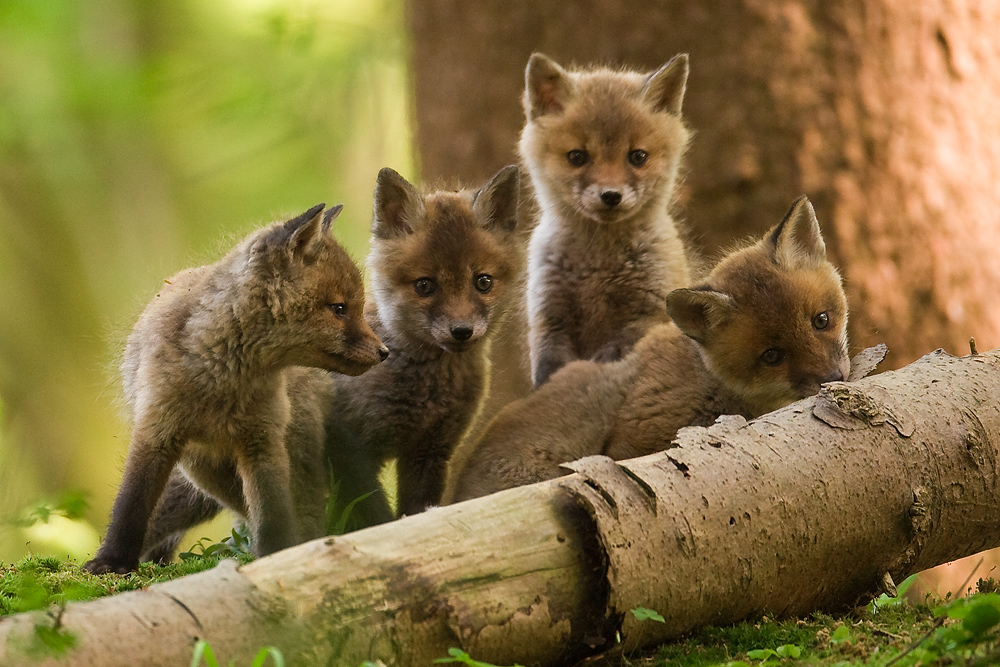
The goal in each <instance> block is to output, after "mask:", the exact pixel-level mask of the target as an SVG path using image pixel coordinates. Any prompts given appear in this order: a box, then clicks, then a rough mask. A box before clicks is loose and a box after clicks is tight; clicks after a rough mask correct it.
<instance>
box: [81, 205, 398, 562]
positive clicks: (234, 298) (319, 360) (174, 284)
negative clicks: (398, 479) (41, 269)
mask: <svg viewBox="0 0 1000 667" xmlns="http://www.w3.org/2000/svg"><path fill="white" fill-rule="evenodd" d="M322 211H323V206H322V205H320V206H316V207H314V208H312V209H310V210H309V211H307V212H306V213H304V214H303V215H301V216H298V217H296V218H293V219H292V220H289V221H287V222H284V223H278V224H275V225H272V226H270V227H267V228H265V229H262V230H260V231H258V232H256V233H255V234H252V235H250V236H249V237H248V238H247V239H245V240H244V241H243V242H242V243H241V244H239V245H238V246H237V247H236V248H235V249H233V250H232V251H231V252H230V253H229V254H228V255H227V256H226V257H224V258H223V259H222V260H220V261H219V262H217V263H215V264H212V265H209V266H203V267H198V268H195V269H189V270H187V271H183V272H181V273H180V274H178V275H176V276H174V277H173V278H172V279H170V280H168V281H167V285H166V286H165V287H164V289H163V291H162V292H161V293H160V294H159V295H158V296H157V298H156V299H154V300H153V301H152V302H151V303H150V304H149V305H148V306H147V308H146V310H145V311H144V312H143V314H142V315H141V316H140V317H139V320H138V322H137V323H136V325H135V328H134V329H133V331H132V334H131V335H130V336H129V340H128V344H127V345H126V349H125V356H124V360H123V362H122V375H123V380H124V385H125V394H126V399H127V401H128V403H129V406H130V407H131V409H132V412H133V418H134V427H133V432H132V441H131V445H130V447H129V452H128V458H127V459H126V462H125V472H124V476H123V479H122V484H121V487H120V489H119V491H118V495H117V497H116V498H115V503H114V508H113V510H112V518H111V525H110V526H109V528H108V534H107V536H106V538H105V540H104V542H103V544H102V545H101V548H100V549H99V550H98V552H97V554H96V555H95V557H94V559H93V560H91V561H89V562H87V563H86V564H85V565H84V567H85V569H87V570H90V571H91V572H94V573H103V572H111V571H113V572H126V571H128V570H131V569H134V568H135V567H136V566H137V565H138V562H139V558H140V557H141V556H143V555H146V557H147V558H152V559H156V560H162V559H166V558H168V557H169V556H170V554H171V553H172V551H173V549H174V547H175V546H176V544H177V540H178V539H179V536H180V535H181V534H182V533H183V531H184V530H185V529H187V528H189V527H191V526H193V525H195V524H196V523H198V522H200V521H201V520H204V519H206V518H209V517H210V516H212V515H214V514H215V513H217V512H218V511H219V509H220V507H222V506H226V507H228V508H229V509H231V510H233V511H234V512H236V513H238V514H240V515H242V516H243V517H244V519H245V520H246V521H247V523H248V525H249V526H250V529H251V532H252V545H253V549H254V551H255V553H257V554H258V555H263V554H267V553H271V552H272V551H276V550H278V549H282V548H284V547H288V546H291V545H292V544H294V543H295V542H297V541H298V540H299V539H301V538H302V537H303V536H304V537H313V536H316V535H318V533H319V531H320V530H321V528H322V526H321V524H319V523H318V522H317V521H315V520H312V519H313V518H315V517H316V516H317V515H319V516H320V518H321V515H322V505H323V500H322V498H323V494H324V493H325V490H326V484H325V481H324V479H322V474H319V475H318V476H317V477H316V478H310V479H308V480H307V479H305V478H304V477H300V476H298V475H297V476H296V477H295V479H294V480H293V479H292V475H291V467H292V466H293V465H297V464H301V463H302V461H303V460H304V459H308V458H312V459H313V462H312V464H311V465H298V466H297V470H301V471H305V475H306V476H309V475H311V474H313V473H314V472H315V471H317V470H319V471H321V472H322V471H323V470H324V468H323V467H322V466H317V465H316V462H318V461H319V460H320V457H321V453H322V444H323V442H322V427H323V421H324V417H325V414H326V408H327V407H328V405H329V403H328V401H329V396H330V393H331V386H330V385H331V379H330V376H329V373H328V371H336V372H340V373H347V374H359V373H362V372H364V371H365V370H367V369H368V368H370V367H371V366H372V365H374V364H376V363H378V362H379V361H380V359H381V358H384V356H385V355H386V354H388V350H386V349H385V347H384V346H383V345H382V343H381V341H380V340H379V339H378V337H377V336H376V335H375V333H374V332H373V331H372V330H371V327H369V325H368V324H367V323H366V322H365V320H364V318H363V310H364V289H363V286H362V283H361V274H360V272H359V271H358V268H357V267H356V266H355V265H354V263H353V262H352V261H351V259H350V257H348V256H347V253H346V252H345V251H344V250H343V248H341V247H340V246H339V245H338V244H337V243H336V241H334V239H333V237H332V236H331V235H330V224H331V222H332V221H333V219H334V217H336V215H337V214H338V213H339V211H340V207H339V206H338V207H335V208H333V209H331V210H330V211H329V212H328V213H327V214H325V215H324V214H323V212H322ZM305 367H309V368H305ZM310 482H311V483H310ZM303 518H309V519H308V520H307V521H301V520H300V519H303Z"/></svg>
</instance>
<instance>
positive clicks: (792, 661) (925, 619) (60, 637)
mask: <svg viewBox="0 0 1000 667" xmlns="http://www.w3.org/2000/svg"><path fill="white" fill-rule="evenodd" d="M220 546H221V545H210V546H209V547H207V548H200V549H196V550H197V551H199V553H198V554H195V553H192V552H188V553H187V554H185V557H184V559H183V560H181V561H180V562H179V563H173V564H171V565H167V566H157V565H152V564H149V563H147V564H143V565H142V566H141V567H140V568H139V571H138V572H134V573H131V574H127V575H103V576H94V575H90V574H87V573H84V572H82V571H81V570H80V564H79V563H76V562H73V561H65V560H59V559H57V558H50V557H38V556H29V557H26V558H24V559H22V560H20V561H18V562H17V563H14V564H9V565H6V564H0V617H2V616H4V615H7V614H13V613H17V612H21V611H31V610H45V612H46V614H47V616H48V617H49V618H51V619H53V620H54V621H55V622H54V623H40V624H39V625H38V626H37V627H38V632H39V636H38V638H37V639H38V642H37V643H38V645H39V646H38V649H39V650H40V651H42V652H47V651H55V652H61V651H67V650H69V651H71V650H72V644H73V637H72V636H71V635H69V634H68V633H65V632H60V631H59V629H58V618H59V615H60V609H61V607H62V606H64V605H65V604H67V603H68V602H73V601H78V600H88V599H93V598H98V597H103V596H106V595H112V594H115V593H121V592H124V591H128V590H134V589H138V588H144V587H146V586H150V585H152V584H154V583H158V582H161V581H166V580H169V579H175V578H177V577H180V576H184V575H186V574H191V573H194V572H198V571H201V570H205V569H208V568H211V567H214V566H215V565H216V564H217V563H218V562H219V560H220V559H221V558H222V557H225V556H229V557H232V556H235V557H237V559H238V560H241V561H244V562H245V561H248V560H249V559H250V557H249V556H247V555H246V554H244V553H240V549H239V548H238V547H237V548H236V549H235V550H234V549H232V548H230V547H225V546H221V548H220ZM230 546H231V545H230ZM213 550H214V553H213ZM205 551H208V552H209V553H210V554H211V555H208V556H206V555H203V552H205ZM912 581H913V578H912V577H911V578H910V579H908V580H907V581H906V582H904V583H903V584H901V585H900V594H899V597H895V598H889V597H886V596H884V595H883V596H881V597H880V598H879V599H878V600H875V601H874V602H872V603H871V604H869V605H867V606H865V607H859V608H857V609H855V610H853V611H851V612H850V613H848V614H845V615H842V616H831V615H826V614H815V615H813V616H810V617H808V618H799V619H774V618H772V617H770V616H763V617H761V618H758V619H755V620H751V621H745V622H742V623H738V624H736V625H732V626H728V627H704V628H701V629H699V630H697V631H696V632H694V633H692V634H691V635H690V636H688V637H685V638H683V639H680V640H678V641H674V642H670V643H666V644H662V645H660V646H659V647H656V648H654V649H651V650H647V651H643V652H638V653H634V654H629V655H623V654H622V653H621V652H618V651H616V650H614V649H612V650H611V651H609V652H607V653H605V654H603V655H601V656H597V657H595V658H591V659H588V660H586V661H585V662H584V663H583V665H581V666H579V667H661V666H662V667H666V666H670V667H708V666H716V665H718V666H723V665H725V666H728V667H744V666H756V665H761V666H764V667H772V666H776V665H824V666H830V667H834V666H836V667H848V666H854V665H872V666H879V667H890V666H892V665H900V666H916V665H966V666H970V667H971V666H973V665H974V666H977V667H979V666H985V665H995V664H1000V638H998V630H1000V595H998V594H997V592H996V590H997V583H996V582H995V581H994V580H993V579H986V580H979V582H978V584H977V586H975V587H972V588H971V589H970V594H969V595H968V596H964V597H957V598H955V599H947V600H933V599H930V598H927V599H925V600H923V601H922V602H919V603H913V602H910V601H908V600H907V599H906V598H905V597H904V596H903V592H905V589H906V588H907V587H908V586H909V584H910V583H911V582H912ZM971 591H975V592H971ZM632 613H633V614H635V615H636V616H637V617H639V618H641V619H645V621H644V622H647V623H656V622H658V621H657V618H658V617H659V614H657V613H656V611H655V610H649V609H635V610H632ZM202 644H203V643H200V644H199V645H198V646H196V647H195V648H194V649H193V655H192V662H191V664H192V666H195V665H201V664H204V665H207V667H216V665H218V664H219V663H217V662H216V660H215V657H214V656H213V655H212V654H211V650H210V647H205V646H204V645H202ZM262 648H263V647H262ZM206 649H207V650H206ZM220 657H221V656H220ZM268 658H270V660H268ZM438 662H440V663H460V664H465V665H466V666H467V667H488V666H487V663H482V662H479V661H477V660H476V659H475V656H469V655H467V654H466V653H464V652H462V651H461V650H459V649H457V648H456V649H452V650H451V651H450V655H445V656H441V660H439V661H438ZM272 663H273V664H276V665H283V664H284V662H283V660H281V656H280V654H279V653H278V652H277V651H275V650H270V651H269V652H265V651H262V652H261V654H260V655H259V656H258V660H255V661H254V665H266V664H272ZM223 664H225V663H223ZM378 665H379V663H364V664H363V665H362V666H361V667H378ZM237 667H239V666H237Z"/></svg>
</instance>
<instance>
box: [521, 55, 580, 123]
mask: <svg viewBox="0 0 1000 667" xmlns="http://www.w3.org/2000/svg"><path fill="white" fill-rule="evenodd" d="M572 96H573V82H572V81H571V80H570V77H569V74H567V73H566V70H564V69H563V68H562V67H560V66H559V65H558V64H556V62H555V61H554V60H552V59H551V58H549V57H548V56H546V55H544V54H542V53H533V54H531V58H529V59H528V66H527V67H526V68H525V70H524V114H525V115H526V116H527V117H528V120H529V121H532V120H535V119H536V118H538V117H539V116H544V115H545V114H550V113H559V112H561V111H562V110H563V109H564V108H566V103H567V102H569V100H570V98H571V97H572Z"/></svg>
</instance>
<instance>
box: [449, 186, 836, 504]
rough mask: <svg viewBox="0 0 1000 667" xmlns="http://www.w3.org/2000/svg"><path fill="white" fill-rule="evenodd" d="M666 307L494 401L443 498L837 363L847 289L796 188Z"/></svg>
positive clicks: (773, 391) (740, 406) (810, 387)
mask: <svg viewBox="0 0 1000 667" xmlns="http://www.w3.org/2000/svg"><path fill="white" fill-rule="evenodd" d="M667 310H668V311H669V313H670V316H671V318H672V319H673V322H674V323H675V324H667V325H661V326H659V327H657V328H654V329H653V330H652V331H650V333H649V334H647V335H646V336H645V337H644V338H643V339H642V340H641V341H640V342H639V344H638V345H637V346H636V347H635V349H634V350H633V351H632V352H631V353H630V354H629V355H628V356H627V357H625V359H623V360H621V361H619V362H615V363H611V364H596V363H593V362H588V361H577V362H573V363H571V364H569V365H567V366H566V367H565V368H563V369H562V370H560V371H559V372H558V373H556V374H555V375H553V376H552V379H551V381H550V382H549V383H547V384H546V385H545V386H543V387H541V388H540V389H539V390H538V391H536V392H535V393H534V394H532V395H531V396H529V397H527V398H525V399H521V400H519V401H516V402H514V403H511V404H510V405H508V406H507V407H506V408H505V409H504V410H503V411H501V412H500V414H499V415H497V417H496V419H495V420H494V421H493V422H492V424H491V425H490V426H489V427H488V428H487V430H486V432H485V434H484V436H483V438H482V440H481V441H480V442H479V443H478V446H477V447H476V448H475V451H474V453H473V454H472V455H471V456H470V458H469V461H470V463H469V464H468V465H467V466H466V468H465V470H464V471H463V472H462V473H460V476H459V477H458V480H457V484H456V487H457V493H456V496H455V498H454V499H455V500H465V499H468V498H474V497H478V496H482V495H486V494H488V493H492V492H494V491H498V490H500V489H505V488H509V487H512V486H518V485H521V484H530V483H533V482H537V481H541V480H543V479H550V478H553V477H557V476H559V475H561V474H565V471H564V470H561V469H560V464H561V463H564V462H568V461H573V460H576V459H578V458H581V457H584V456H588V455H592V454H605V455H607V456H610V457H611V458H613V459H624V458H632V457H635V456H641V455H644V454H649V453H652V452H655V451H658V450H661V449H665V448H667V447H669V446H670V442H671V440H672V439H673V437H674V435H675V434H676V432H677V430H678V429H679V428H681V427H682V426H687V425H709V424H711V423H712V422H713V421H714V420H715V419H716V418H717V417H718V416H719V415H722V414H739V415H743V416H744V417H746V418H748V419H750V418H753V417H757V416H760V415H761V414H764V413H766V412H770V411H772V410H775V409H777V408H780V407H782V406H784V405H786V404H788V403H790V402H792V401H795V400H797V399H800V398H804V397H806V396H810V395H812V394H815V393H816V392H817V391H818V390H819V387H820V385H821V384H822V383H824V382H832V381H836V380H842V379H844V378H846V377H847V376H848V374H849V360H848V356H847V328H846V327H847V301H846V298H845V296H844V290H843V287H842V284H841V279H840V276H839V274H838V273H837V271H836V269H835V268H834V267H833V265H832V264H831V263H830V262H829V261H828V260H827V258H826V248H825V245H824V243H823V238H822V236H821V235H820V229H819V224H818V223H817V221H816V217H815V213H814V212H813V209H812V206H811V205H810V204H809V202H808V200H807V199H806V198H805V197H802V198H800V199H799V200H797V201H796V202H795V204H794V205H793V206H792V208H791V210H790V211H789V213H788V214H787V215H786V217H785V218H784V220H783V221H782V222H781V223H780V224H779V225H777V226H776V227H774V228H773V229H772V230H771V231H769V232H768V233H767V234H766V235H764V237H763V238H762V239H760V240H759V241H758V242H757V243H755V244H753V245H751V246H749V247H746V248H743V249H741V250H737V251H735V252H733V253H731V254H730V255H728V256H727V257H725V258H724V259H722V261H720V262H719V264H718V265H717V266H716V268H715V269H714V270H713V271H712V272H711V273H710V274H709V276H708V278H707V280H706V281H705V282H704V284H701V285H699V286H697V287H694V288H690V289H678V290H674V291H672V292H671V293H670V295H669V296H668V297H667Z"/></svg>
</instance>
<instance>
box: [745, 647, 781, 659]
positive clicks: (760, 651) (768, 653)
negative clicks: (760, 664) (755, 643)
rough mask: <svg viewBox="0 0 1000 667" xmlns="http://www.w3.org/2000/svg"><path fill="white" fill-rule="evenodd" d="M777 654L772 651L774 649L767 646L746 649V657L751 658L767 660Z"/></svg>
mask: <svg viewBox="0 0 1000 667" xmlns="http://www.w3.org/2000/svg"><path fill="white" fill-rule="evenodd" d="M776 655H778V654H777V653H775V652H774V649H769V648H757V649H754V650H752V651H747V657H748V658H750V659H751V660H767V659H768V658H770V657H772V656H776Z"/></svg>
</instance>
